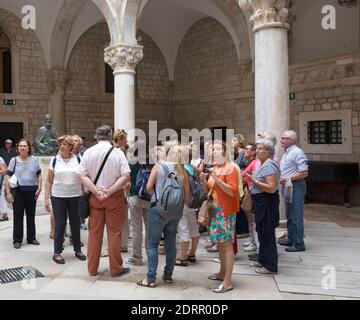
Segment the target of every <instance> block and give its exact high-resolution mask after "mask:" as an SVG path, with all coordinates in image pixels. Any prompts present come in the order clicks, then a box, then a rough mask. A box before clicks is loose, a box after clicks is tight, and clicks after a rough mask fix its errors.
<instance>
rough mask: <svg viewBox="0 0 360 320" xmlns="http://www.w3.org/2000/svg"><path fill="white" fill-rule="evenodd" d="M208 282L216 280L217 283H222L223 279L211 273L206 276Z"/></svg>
mask: <svg viewBox="0 0 360 320" xmlns="http://www.w3.org/2000/svg"><path fill="white" fill-rule="evenodd" d="M208 279H209V280H217V281H224V279H221V278H219V274H218V273H213V274H211V275H209V276H208Z"/></svg>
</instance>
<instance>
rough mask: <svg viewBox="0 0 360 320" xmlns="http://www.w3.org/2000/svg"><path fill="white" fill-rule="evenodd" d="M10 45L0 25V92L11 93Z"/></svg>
mask: <svg viewBox="0 0 360 320" xmlns="http://www.w3.org/2000/svg"><path fill="white" fill-rule="evenodd" d="M11 65H12V64H11V43H10V39H9V37H8V36H7V35H6V33H5V32H4V31H3V28H2V26H1V25H0V92H2V93H12V85H11V83H12V73H11V70H12V67H11Z"/></svg>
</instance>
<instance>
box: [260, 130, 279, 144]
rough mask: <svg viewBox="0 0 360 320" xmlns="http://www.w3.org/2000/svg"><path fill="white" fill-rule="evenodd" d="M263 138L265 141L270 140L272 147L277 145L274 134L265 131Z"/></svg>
mask: <svg viewBox="0 0 360 320" xmlns="http://www.w3.org/2000/svg"><path fill="white" fill-rule="evenodd" d="M263 138H264V139H267V140H271V141H272V143H273V144H274V146H276V144H277V139H276V135H275V133H273V132H270V131H265V132H264V133H263Z"/></svg>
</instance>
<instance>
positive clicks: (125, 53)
mask: <svg viewBox="0 0 360 320" xmlns="http://www.w3.org/2000/svg"><path fill="white" fill-rule="evenodd" d="M142 58H143V47H142V46H138V45H127V44H124V43H118V44H116V45H113V46H110V47H107V48H106V49H105V62H106V63H107V64H109V65H110V66H111V68H112V69H113V70H114V81H115V85H114V90H115V92H114V128H116V129H124V130H125V131H127V132H129V131H130V130H131V129H135V68H136V66H137V64H138V63H139V62H140V60H141V59H142ZM128 138H129V141H131V140H132V138H133V137H132V134H131V132H130V135H129V136H128Z"/></svg>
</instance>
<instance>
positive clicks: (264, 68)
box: [239, 0, 290, 238]
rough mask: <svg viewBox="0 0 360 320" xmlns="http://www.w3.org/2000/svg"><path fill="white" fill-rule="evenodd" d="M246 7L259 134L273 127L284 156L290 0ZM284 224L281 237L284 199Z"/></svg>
mask: <svg viewBox="0 0 360 320" xmlns="http://www.w3.org/2000/svg"><path fill="white" fill-rule="evenodd" d="M239 4H240V7H241V8H242V9H246V10H251V11H252V15H251V17H250V21H251V23H252V25H253V32H254V45H255V134H257V133H261V132H264V131H271V132H273V133H275V134H276V137H277V139H278V144H277V145H276V150H275V152H276V153H277V154H278V155H279V156H280V157H281V155H282V154H283V149H282V147H281V144H280V137H281V134H282V132H283V131H285V130H288V129H289V124H290V110H289V53H288V30H289V28H290V27H289V23H288V18H289V10H288V7H289V5H290V1H289V0H239ZM279 209H280V228H278V230H277V233H276V235H277V237H278V238H282V237H285V236H286V235H287V233H286V220H285V219H286V218H285V207H284V201H283V199H281V201H280V208H279Z"/></svg>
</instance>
